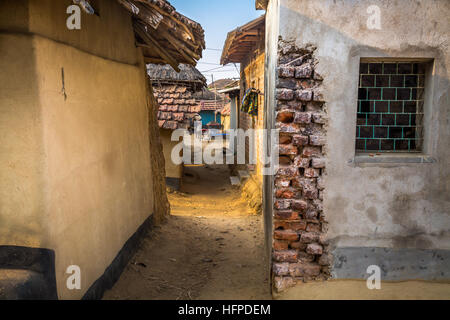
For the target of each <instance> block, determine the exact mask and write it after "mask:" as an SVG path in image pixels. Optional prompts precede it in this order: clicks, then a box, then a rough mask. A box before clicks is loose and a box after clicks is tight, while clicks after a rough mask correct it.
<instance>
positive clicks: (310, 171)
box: [304, 168, 319, 178]
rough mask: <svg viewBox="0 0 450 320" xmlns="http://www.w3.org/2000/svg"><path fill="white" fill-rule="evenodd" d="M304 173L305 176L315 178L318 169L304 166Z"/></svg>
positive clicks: (317, 174)
mask: <svg viewBox="0 0 450 320" xmlns="http://www.w3.org/2000/svg"><path fill="white" fill-rule="evenodd" d="M304 175H305V177H306V178H317V177H318V176H319V170H318V169H314V168H306V169H305V174H304Z"/></svg>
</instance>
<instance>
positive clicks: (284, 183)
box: [275, 178, 291, 188]
mask: <svg viewBox="0 0 450 320" xmlns="http://www.w3.org/2000/svg"><path fill="white" fill-rule="evenodd" d="M290 184H291V180H290V179H281V178H277V179H275V186H276V187H277V188H286V187H289V185H290Z"/></svg>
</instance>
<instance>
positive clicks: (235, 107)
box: [217, 80, 241, 130]
mask: <svg viewBox="0 0 450 320" xmlns="http://www.w3.org/2000/svg"><path fill="white" fill-rule="evenodd" d="M217 92H218V93H220V94H224V95H226V96H227V97H228V101H229V102H228V103H227V104H226V105H225V106H224V107H223V109H222V110H221V111H220V114H221V116H222V117H225V119H224V118H221V121H222V124H223V125H224V128H223V129H224V130H227V129H237V128H239V125H238V120H239V117H238V115H239V110H240V108H239V107H240V101H241V100H240V99H241V96H240V93H241V92H240V81H239V80H234V81H232V82H229V83H228V84H227V85H225V86H223V87H221V88H220V89H218V91H217Z"/></svg>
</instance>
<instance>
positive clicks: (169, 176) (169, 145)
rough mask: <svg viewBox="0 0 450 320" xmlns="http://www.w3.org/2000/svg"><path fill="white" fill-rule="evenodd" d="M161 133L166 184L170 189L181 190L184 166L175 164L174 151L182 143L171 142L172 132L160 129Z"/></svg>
mask: <svg viewBox="0 0 450 320" xmlns="http://www.w3.org/2000/svg"><path fill="white" fill-rule="evenodd" d="M159 132H160V136H161V143H162V147H163V153H164V159H165V170H166V184H167V186H168V187H171V188H174V189H175V190H179V189H180V187H181V181H182V177H183V165H182V164H175V163H173V161H172V150H173V148H174V147H175V146H176V145H177V144H179V143H180V142H179V141H172V140H171V137H172V132H173V131H172V130H167V129H160V130H159ZM180 141H181V139H180Z"/></svg>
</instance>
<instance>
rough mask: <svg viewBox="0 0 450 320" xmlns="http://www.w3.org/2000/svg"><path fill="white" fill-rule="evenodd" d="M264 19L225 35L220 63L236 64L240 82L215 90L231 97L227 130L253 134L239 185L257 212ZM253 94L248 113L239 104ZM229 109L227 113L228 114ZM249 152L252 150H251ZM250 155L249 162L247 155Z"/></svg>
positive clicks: (261, 116)
mask: <svg viewBox="0 0 450 320" xmlns="http://www.w3.org/2000/svg"><path fill="white" fill-rule="evenodd" d="M264 29H265V18H264V15H263V16H261V17H259V18H257V19H255V20H253V21H250V22H248V23H247V24H245V25H243V26H240V27H238V28H236V29H235V30H232V31H230V32H229V33H228V35H227V38H226V40H225V43H224V47H223V50H222V56H221V60H220V63H221V64H222V65H226V64H229V63H239V64H240V81H239V84H238V86H237V87H236V86H235V85H230V86H229V87H228V88H223V89H221V90H219V92H221V93H226V94H228V96H229V97H230V98H231V101H230V103H229V106H227V108H226V109H225V110H224V111H225V112H229V113H230V127H232V128H233V129H242V130H244V131H246V130H248V129H252V130H255V131H253V133H252V134H253V136H252V138H253V140H254V143H253V144H252V143H250V141H249V140H248V139H246V141H245V157H246V159H245V160H246V161H245V162H246V163H245V164H246V167H244V168H240V169H241V170H239V171H240V172H242V169H243V171H244V172H247V171H249V172H250V178H249V179H248V180H247V181H246V183H245V185H244V186H243V191H244V193H245V194H246V197H247V198H248V200H249V202H251V203H252V204H251V206H252V207H255V208H256V211H258V210H259V209H260V208H261V203H262V185H263V175H262V163H261V159H262V158H261V156H262V152H263V150H262V148H261V146H262V142H263V141H262V136H261V135H259V134H258V130H261V129H264V61H265V54H264V48H265V47H264V45H265V41H264V39H265V32H264ZM250 89H254V90H255V91H256V92H257V95H258V96H257V108H258V109H257V110H256V112H255V113H253V114H252V113H250V112H248V111H245V110H243V108H242V102H243V99H244V96H245V94H246V93H247V92H248V90H250ZM228 110H229V111H228ZM251 149H252V150H251ZM251 153H252V154H253V155H254V161H251V159H250V158H249V157H250V154H251Z"/></svg>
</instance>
